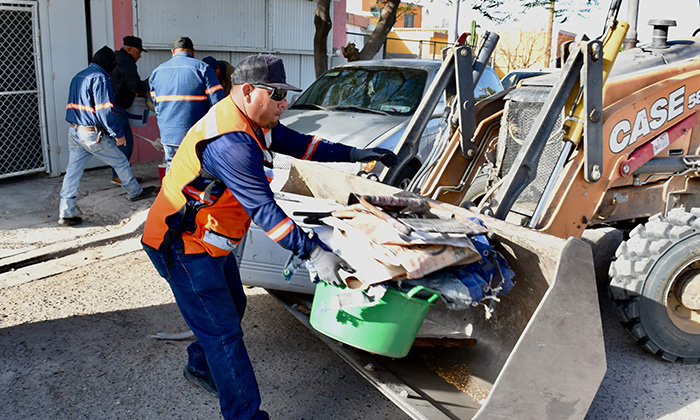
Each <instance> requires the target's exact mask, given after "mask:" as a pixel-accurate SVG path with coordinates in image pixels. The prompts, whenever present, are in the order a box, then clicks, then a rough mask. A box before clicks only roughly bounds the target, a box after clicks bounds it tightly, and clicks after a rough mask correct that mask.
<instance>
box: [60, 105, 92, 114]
mask: <svg viewBox="0 0 700 420" xmlns="http://www.w3.org/2000/svg"><path fill="white" fill-rule="evenodd" d="M66 109H77V110H78V111H87V112H92V113H93V114H94V113H95V108H93V107H91V106H88V105H80V104H73V103H70V104H68V105H66Z"/></svg>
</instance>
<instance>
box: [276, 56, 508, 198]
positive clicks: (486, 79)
mask: <svg viewBox="0 0 700 420" xmlns="http://www.w3.org/2000/svg"><path fill="white" fill-rule="evenodd" d="M440 64H441V63H440V61H437V60H435V61H433V60H417V59H395V60H370V61H355V62H349V63H346V64H343V65H341V66H338V67H334V68H332V69H330V70H328V71H327V72H326V73H324V74H323V75H322V76H321V77H320V78H318V79H317V80H316V81H315V82H314V83H313V84H311V86H309V87H308V88H307V89H306V90H305V91H304V92H302V93H301V95H300V96H299V97H298V98H296V100H293V104H292V106H291V107H290V108H289V109H288V110H286V111H285V113H284V114H283V115H282V118H281V120H280V121H281V122H282V124H284V125H286V126H287V127H289V128H292V129H294V130H296V131H298V132H300V133H306V134H314V135H317V136H320V137H323V138H325V139H328V140H331V141H334V142H338V143H342V144H347V145H349V146H354V147H358V148H368V147H382V148H385V149H389V150H394V149H395V146H396V145H397V144H398V142H399V139H400V138H401V135H402V134H403V132H404V130H405V129H406V126H407V124H408V121H409V119H410V118H411V116H412V115H413V113H414V112H415V111H416V108H418V104H419V103H420V101H421V99H422V97H423V95H424V94H425V92H426V91H427V89H428V87H429V86H430V83H431V82H432V80H433V78H434V77H435V75H436V74H437V72H438V70H439V69H440ZM501 90H503V87H502V86H501V83H500V81H499V80H498V77H497V76H496V74H495V73H494V71H493V70H492V69H491V68H488V67H487V68H486V69H485V70H484V74H483V75H482V77H481V79H480V81H479V84H478V86H477V87H476V89H474V97H475V99H477V100H479V99H482V98H484V97H487V96H490V95H492V94H494V93H497V92H500V91H501ZM442 108H443V107H442V106H439V105H438V107H436V114H435V115H434V116H433V118H432V119H431V120H430V122H429V123H428V125H427V127H426V129H425V131H424V132H423V135H422V137H421V141H420V148H419V149H418V152H417V153H416V155H415V156H413V157H412V158H411V159H410V160H409V161H408V163H407V164H406V165H405V166H404V167H403V168H400V169H399V176H398V177H397V178H396V180H395V181H394V183H393V184H394V186H397V187H399V188H405V187H406V185H408V182H409V181H410V180H411V178H413V176H414V175H415V174H416V172H417V171H418V169H419V168H420V166H421V164H422V163H423V161H424V159H425V158H426V157H427V156H428V154H429V153H430V151H431V150H432V147H433V143H434V141H435V139H436V136H437V132H438V126H439V123H440V117H441V115H440V114H439V113H440V112H442ZM290 159H291V158H289V157H287V156H281V155H279V156H277V157H275V166H276V167H277V168H288V167H289V161H290ZM329 165H332V166H334V167H336V168H337V169H340V170H342V171H344V172H349V173H355V174H359V175H365V176H368V177H370V178H372V177H375V178H376V177H378V175H379V173H380V172H381V169H382V168H383V167H382V165H381V164H380V163H376V162H370V163H367V164H359V163H355V164H348V163H343V164H340V163H338V164H329Z"/></svg>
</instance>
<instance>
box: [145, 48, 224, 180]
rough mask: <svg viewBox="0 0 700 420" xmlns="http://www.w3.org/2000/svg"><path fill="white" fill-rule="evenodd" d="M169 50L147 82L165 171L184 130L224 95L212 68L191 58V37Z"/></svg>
mask: <svg viewBox="0 0 700 420" xmlns="http://www.w3.org/2000/svg"><path fill="white" fill-rule="evenodd" d="M170 51H171V53H172V54H173V57H172V58H171V59H170V60H168V61H166V62H165V63H163V64H161V65H160V66H158V67H157V68H156V69H155V70H153V73H151V77H150V79H149V84H150V86H151V97H152V98H153V102H154V104H155V108H156V114H157V116H158V128H159V130H160V141H161V143H163V147H164V148H165V160H166V162H167V163H168V168H170V162H171V161H172V159H173V156H175V152H176V151H177V148H178V146H179V145H180V142H182V139H183V138H184V137H185V134H186V133H187V130H189V129H190V127H192V125H193V124H194V123H196V122H197V121H199V119H200V118H202V117H203V116H204V114H206V113H207V111H208V110H209V108H210V107H211V106H212V105H214V104H215V103H217V102H219V101H220V100H221V99H223V98H224V96H225V95H224V91H223V88H222V87H221V83H219V80H218V79H217V78H216V74H214V71H213V70H212V69H211V67H209V66H208V65H207V64H206V63H204V62H202V61H200V60H197V59H196V58H194V44H193V43H192V40H191V39H190V38H188V37H186V36H178V37H177V38H175V40H174V41H173V43H172V45H171V49H170Z"/></svg>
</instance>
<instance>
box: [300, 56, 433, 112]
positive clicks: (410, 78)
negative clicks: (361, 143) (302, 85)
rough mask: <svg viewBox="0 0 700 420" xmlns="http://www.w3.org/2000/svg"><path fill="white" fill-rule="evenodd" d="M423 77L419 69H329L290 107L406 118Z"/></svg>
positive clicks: (420, 91)
mask: <svg viewBox="0 0 700 420" xmlns="http://www.w3.org/2000/svg"><path fill="white" fill-rule="evenodd" d="M427 78H428V72H427V71H425V70H420V69H406V68H401V69H400V68H395V67H344V68H337V69H332V70H330V71H328V72H327V73H325V74H324V75H323V76H321V78H319V79H318V80H316V81H315V82H314V83H313V84H312V85H311V86H310V87H309V88H308V89H306V90H305V91H304V93H302V94H301V96H300V97H299V99H297V100H296V101H295V102H294V105H293V106H292V108H293V109H294V108H296V109H331V110H338V111H353V112H371V113H380V114H390V115H410V114H413V112H414V111H415V110H416V108H417V107H418V104H419V103H420V100H421V97H422V96H423V90H424V89H425V84H426V80H427Z"/></svg>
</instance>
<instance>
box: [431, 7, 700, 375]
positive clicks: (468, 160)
mask: <svg viewBox="0 0 700 420" xmlns="http://www.w3.org/2000/svg"><path fill="white" fill-rule="evenodd" d="M650 24H652V25H653V26H654V34H653V41H652V43H651V44H649V45H644V46H642V47H640V48H634V49H629V50H625V51H623V52H621V53H619V54H618V49H619V48H620V45H619V42H620V41H621V40H622V38H623V37H624V26H626V25H625V24H624V22H617V23H615V19H614V17H609V24H608V26H607V28H608V29H607V30H606V34H605V35H604V36H603V37H601V39H598V40H591V41H582V42H581V43H580V44H579V46H578V47H576V48H575V49H574V50H573V51H572V52H571V55H570V57H569V58H568V60H567V61H566V64H565V66H564V68H563V69H562V71H561V74H560V75H551V76H545V77H540V78H537V79H528V80H525V81H523V82H522V84H521V85H520V86H519V87H518V88H516V89H513V90H511V91H510V92H508V93H505V94H504V95H503V96H502V98H498V99H495V100H494V101H489V102H491V103H481V104H479V106H480V108H479V109H477V120H478V121H479V126H478V127H477V129H476V130H475V131H474V135H473V136H471V137H467V139H468V140H466V141H465V137H464V136H463V135H462V136H460V134H461V133H459V130H456V134H455V136H454V137H452V139H451V141H450V143H449V145H448V146H447V150H446V151H445V153H444V154H442V155H441V156H440V157H439V159H437V160H436V161H435V162H434V164H433V167H432V170H431V172H430V173H429V174H428V175H426V176H425V177H424V183H423V184H422V186H421V188H420V193H421V194H423V195H427V196H430V197H432V198H435V199H437V200H441V201H445V202H449V203H452V204H457V205H460V204H461V205H465V206H470V207H471V206H476V204H475V201H478V203H479V204H478V206H477V207H473V208H476V209H477V211H479V212H481V213H484V214H489V215H492V216H494V217H496V218H498V219H503V220H510V221H512V222H514V223H517V224H521V225H523V226H527V227H528V228H530V229H533V230H537V231H539V232H543V233H546V234H548V235H553V236H557V237H560V238H568V237H576V238H580V237H582V236H585V234H586V232H590V231H591V229H595V228H600V227H607V228H614V229H618V230H619V231H621V232H623V233H624V236H625V238H626V240H625V241H624V242H622V243H621V244H620V246H619V247H618V248H617V250H616V251H615V253H614V255H612V254H611V255H601V256H600V260H601V261H600V262H601V263H605V262H606V261H610V260H611V259H613V260H614V261H613V262H612V264H611V265H610V268H609V275H610V297H611V299H612V301H613V303H614V304H615V306H616V307H617V309H618V310H619V311H618V312H619V314H620V316H621V319H622V321H623V323H624V326H625V328H627V329H628V330H629V332H630V333H631V334H632V336H633V337H634V338H635V339H636V340H637V341H638V342H639V343H640V344H641V345H642V346H643V347H644V348H645V349H646V350H648V351H649V352H651V353H653V354H658V355H659V356H660V357H662V358H663V359H665V360H668V361H680V362H683V363H697V362H698V360H699V359H700V294H699V292H700V275H699V274H700V271H698V269H699V268H700V248H699V247H698V245H700V201H699V196H698V193H699V190H698V186H699V182H700V178H699V177H698V176H699V174H698V170H699V168H700V156H698V154H699V153H700V132H699V131H700V127H699V126H698V115H697V111H698V110H699V109H700V102H699V99H698V96H700V39H699V38H688V39H682V40H677V41H668V39H667V34H668V30H669V27H672V26H675V22H674V21H668V20H653V21H651V22H650ZM606 80H607V82H606ZM494 102H499V104H498V105H497V104H496V103H494ZM501 103H502V104H503V106H502V108H501V107H500V106H499V105H500V104H501ZM494 107H496V108H497V109H498V110H497V111H495V112H493V108H494Z"/></svg>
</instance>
